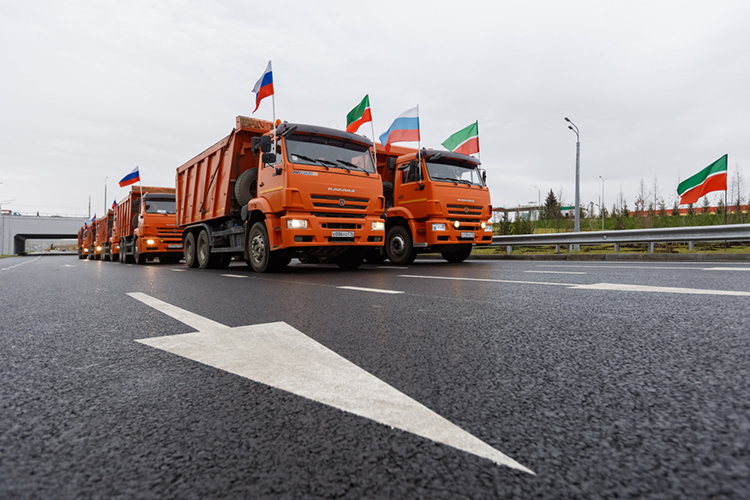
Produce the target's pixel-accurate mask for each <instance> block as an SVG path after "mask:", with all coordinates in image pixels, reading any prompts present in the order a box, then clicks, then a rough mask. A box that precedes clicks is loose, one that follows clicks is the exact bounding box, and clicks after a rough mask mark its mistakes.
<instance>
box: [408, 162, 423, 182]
mask: <svg viewBox="0 0 750 500" xmlns="http://www.w3.org/2000/svg"><path fill="white" fill-rule="evenodd" d="M419 174H420V171H419V163H417V160H412V161H410V162H409V177H410V178H412V179H414V180H415V181H417V182H418V181H420V180H421V178H420V175H419Z"/></svg>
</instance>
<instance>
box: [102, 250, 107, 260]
mask: <svg viewBox="0 0 750 500" xmlns="http://www.w3.org/2000/svg"><path fill="white" fill-rule="evenodd" d="M102 260H109V250H107V249H102Z"/></svg>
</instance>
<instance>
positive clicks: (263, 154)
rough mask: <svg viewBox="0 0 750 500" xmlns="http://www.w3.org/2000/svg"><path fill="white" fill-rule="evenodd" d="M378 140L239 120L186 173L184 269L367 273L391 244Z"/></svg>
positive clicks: (180, 185)
mask: <svg viewBox="0 0 750 500" xmlns="http://www.w3.org/2000/svg"><path fill="white" fill-rule="evenodd" d="M371 148H372V143H371V142H370V140H369V139H367V138H365V137H363V136H360V135H355V134H350V133H348V132H342V131H340V130H334V129H330V128H326V127H319V126H314V125H302V124H291V123H277V124H276V125H275V126H274V124H273V123H271V122H268V121H264V120H256V119H252V118H247V117H243V116H238V117H237V119H236V125H235V127H234V128H233V129H232V131H231V133H230V134H229V135H228V136H227V137H225V138H224V139H222V140H220V141H219V142H217V143H216V144H214V145H213V146H211V147H209V148H208V149H206V150H205V151H204V152H202V153H201V154H199V155H198V156H196V157H195V158H193V159H192V160H190V161H188V162H186V163H185V164H184V165H182V166H181V167H179V168H178V169H177V174H176V183H175V185H176V187H177V224H178V225H179V226H180V228H181V229H182V240H183V245H184V256H185V264H187V266H189V267H200V268H210V267H218V268H223V267H226V266H228V265H229V263H230V260H231V259H232V258H233V257H236V258H238V259H243V260H244V261H245V262H246V263H247V264H248V265H249V266H250V267H252V269H253V270H254V271H256V272H259V273H262V272H266V271H272V270H276V269H280V268H283V267H284V266H286V265H287V264H289V262H290V261H291V259H293V258H297V259H299V260H300V261H302V262H308V263H314V262H330V263H336V264H337V265H338V266H339V267H341V268H344V269H353V268H356V267H358V266H359V265H360V264H361V263H362V261H363V260H364V256H365V251H366V250H367V249H368V248H377V247H380V246H382V245H383V241H384V239H385V221H384V220H383V218H382V216H383V213H384V212H385V200H384V197H383V193H382V185H381V179H380V175H378V172H377V170H376V168H375V164H374V162H373V158H372V153H371Z"/></svg>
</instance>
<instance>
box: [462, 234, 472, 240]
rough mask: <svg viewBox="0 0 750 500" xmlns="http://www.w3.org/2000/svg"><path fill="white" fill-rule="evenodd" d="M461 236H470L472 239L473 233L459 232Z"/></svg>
mask: <svg viewBox="0 0 750 500" xmlns="http://www.w3.org/2000/svg"><path fill="white" fill-rule="evenodd" d="M461 238H471V239H474V233H461Z"/></svg>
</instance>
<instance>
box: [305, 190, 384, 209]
mask: <svg viewBox="0 0 750 500" xmlns="http://www.w3.org/2000/svg"><path fill="white" fill-rule="evenodd" d="M310 198H311V199H312V202H313V207H315V208H318V209H320V208H322V209H337V210H346V211H348V212H351V211H364V210H367V204H368V203H369V201H370V200H368V199H367V198H354V197H351V196H328V195H322V194H313V195H310ZM342 203H343V205H342Z"/></svg>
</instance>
